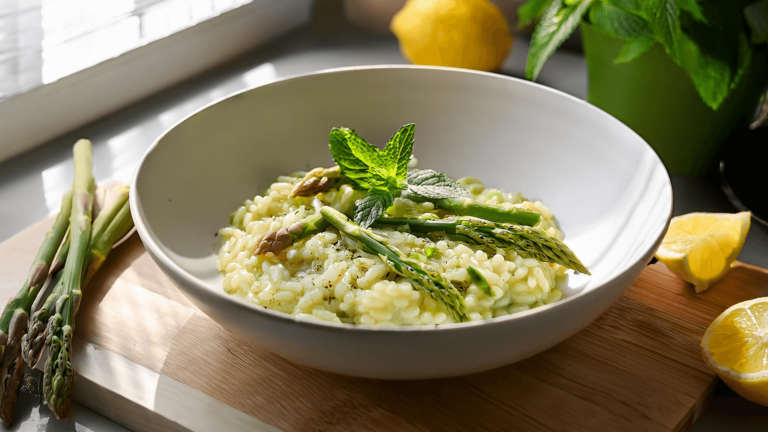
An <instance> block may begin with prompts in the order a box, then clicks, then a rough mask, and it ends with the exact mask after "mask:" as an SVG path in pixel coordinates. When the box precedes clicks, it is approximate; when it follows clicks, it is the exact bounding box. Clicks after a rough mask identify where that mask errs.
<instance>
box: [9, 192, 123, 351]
mask: <svg viewBox="0 0 768 432" xmlns="http://www.w3.org/2000/svg"><path fill="white" fill-rule="evenodd" d="M132 228H133V219H131V214H130V208H129V205H128V186H115V187H114V188H112V189H110V190H109V191H108V192H107V196H106V198H105V201H104V208H103V209H102V211H100V212H99V214H98V216H96V219H95V220H94V221H93V228H92V232H91V239H90V241H89V248H88V250H89V253H88V266H87V269H86V271H85V275H84V280H83V286H87V285H88V282H89V281H90V280H91V278H92V277H93V276H94V274H95V273H96V270H98V269H99V267H100V266H101V264H102V263H103V262H104V260H105V259H106V256H107V254H108V253H109V251H110V250H111V249H112V245H114V244H115V243H116V242H117V241H118V240H119V239H121V238H122V237H123V236H125V234H127V233H128V232H129V231H130V230H131V229H132ZM68 252H69V242H68V241H67V240H65V243H64V245H62V248H61V251H60V252H59V255H58V256H57V257H56V260H55V261H54V264H53V266H52V267H53V268H55V267H57V266H60V267H61V268H63V266H64V263H65V262H66V255H67V254H68ZM57 276H59V277H58V279H57V280H56V282H55V283H53V284H52V285H53V290H52V291H51V293H50V294H49V295H48V297H47V298H46V300H45V303H43V305H42V306H41V307H40V308H39V309H38V310H37V311H36V312H35V313H34V314H33V315H32V317H31V318H30V320H29V331H28V332H27V334H26V335H24V338H23V339H22V355H23V356H24V360H25V361H26V362H27V364H29V365H30V366H34V365H36V364H37V362H38V361H39V360H40V356H41V355H42V353H43V346H44V345H45V343H46V339H47V336H48V334H47V332H46V323H47V322H48V319H49V318H50V317H51V315H52V313H53V311H54V306H55V304H56V301H57V300H58V299H59V297H61V295H62V290H63V284H64V281H63V280H62V279H61V272H59V274H58V275H57Z"/></svg>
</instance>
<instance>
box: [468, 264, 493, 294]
mask: <svg viewBox="0 0 768 432" xmlns="http://www.w3.org/2000/svg"><path fill="white" fill-rule="evenodd" d="M467 274H468V275H469V278H470V279H471V280H472V283H473V284H475V285H477V287H478V288H480V290H481V291H482V292H483V294H485V295H486V296H488V297H493V290H492V289H491V286H490V285H488V281H487V280H485V278H484V277H483V275H482V274H481V273H480V272H479V271H477V270H476V269H475V268H474V267H472V266H468V267H467Z"/></svg>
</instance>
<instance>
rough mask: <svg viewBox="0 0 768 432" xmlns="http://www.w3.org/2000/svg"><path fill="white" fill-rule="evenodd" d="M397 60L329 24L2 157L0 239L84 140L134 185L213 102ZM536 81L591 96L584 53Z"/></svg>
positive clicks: (376, 40) (760, 419) (754, 236)
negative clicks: (152, 152)
mask: <svg viewBox="0 0 768 432" xmlns="http://www.w3.org/2000/svg"><path fill="white" fill-rule="evenodd" d="M526 55H527V41H525V40H517V41H515V44H514V45H513V51H512V53H511V55H510V57H509V58H508V59H507V61H506V62H505V64H504V66H503V68H502V72H503V73H505V74H509V75H512V76H516V77H521V76H522V74H523V70H524V59H525V57H526ZM399 63H405V61H404V59H403V57H402V56H401V54H400V52H399V49H398V46H397V43H396V41H395V40H393V39H390V38H385V37H375V36H370V35H364V34H360V33H358V32H355V31H352V30H348V29H342V30H335V31H333V32H332V33H331V34H328V32H326V31H324V30H323V29H320V30H318V29H316V28H306V29H304V30H301V31H299V32H297V33H294V34H292V35H290V36H288V37H285V38H283V39H281V40H278V41H276V42H273V43H271V44H270V45H268V46H266V47H265V48H263V49H259V50H256V51H254V52H251V53H249V54H247V55H245V56H242V57H241V58H240V59H238V60H237V61H235V62H233V63H230V64H228V65H226V66H224V67H220V68H217V69H215V70H213V71H210V72H208V73H206V74H204V75H203V76H200V77H198V78H195V79H192V80H190V81H188V82H186V83H184V84H181V85H179V86H176V87H174V88H171V89H169V90H167V91H165V92H163V93H161V94H159V95H156V96H154V97H152V98H150V99H148V100H145V101H142V102H140V103H138V104H136V105H133V106H131V107H129V108H127V109H124V110H122V111H120V112H118V113H117V114H115V115H111V116H109V117H107V118H104V119H102V120H99V121H97V122H95V123H93V124H90V125H88V126H86V127H84V128H82V129H79V130H77V131H75V132H73V133H71V134H68V135H66V136H64V137H61V138H59V139H56V140H54V141H52V142H50V143H48V144H46V145H44V146H42V147H40V148H37V149H35V150H32V151H31V152H29V153H26V154H23V155H21V156H19V157H16V158H14V159H11V160H9V161H7V162H5V163H2V164H0V222H2V223H0V241H3V240H5V239H7V238H9V237H11V236H13V235H14V234H16V233H18V232H19V231H21V230H23V229H24V228H26V227H27V226H29V225H31V224H32V223H34V222H36V221H38V220H40V219H41V218H43V217H45V216H47V215H48V214H51V213H52V212H53V211H55V209H57V208H58V205H59V199H60V198H61V195H62V193H63V192H64V190H65V189H66V188H67V187H68V186H69V184H70V183H71V178H72V156H71V148H72V144H73V143H74V142H75V141H76V139H78V138H81V137H83V138H89V139H91V140H92V141H93V144H94V167H95V175H96V179H97V181H105V180H109V179H117V180H122V181H125V182H128V180H129V179H130V177H131V176H132V174H133V171H134V169H135V167H136V165H137V164H138V161H139V159H140V158H141V156H142V155H143V154H144V152H145V150H146V149H147V148H148V147H149V145H150V144H151V143H152V142H153V141H154V140H155V139H156V138H157V137H158V136H159V135H160V134H161V133H162V132H163V131H165V130H166V129H167V128H169V127H170V126H172V125H173V124H175V123H176V122H177V121H178V120H180V119H182V118H184V117H186V116H187V115H188V114H190V113H192V112H194V111H195V110H197V109H198V108H200V107H202V106H204V105H206V104H208V103H210V102H211V101H214V100H216V99H219V98H221V97H223V96H225V95H227V94H230V93H232V92H235V91H238V90H241V89H244V88H248V87H252V86H255V85H260V84H263V83H266V82H269V81H270V80H273V79H275V78H278V77H284V76H289V75H294V74H299V73H305V72H310V71H315V70H320V69H326V68H333V67H341V66H354V65H364V64H399ZM539 82H541V83H543V84H546V85H550V86H552V87H554V88H557V89H559V90H562V91H565V92H567V93H570V94H573V95H575V96H577V97H580V98H586V90H587V88H586V87H587V75H586V63H585V61H584V59H583V57H582V56H581V55H580V54H578V53H574V52H567V51H561V52H558V53H557V54H555V56H554V57H553V58H552V59H551V60H550V61H549V62H548V63H547V65H546V66H545V68H544V69H543V71H542V73H541V75H540V78H539ZM672 182H673V187H674V192H675V214H682V213H688V212H692V211H728V212H732V211H735V210H734V208H733V207H732V206H731V205H730V203H729V202H728V201H727V200H726V198H725V196H724V195H723V193H722V192H721V191H720V189H719V185H718V184H717V181H716V180H711V179H707V178H696V177H684V176H673V177H672ZM740 259H741V260H742V261H745V262H747V263H750V264H755V265H759V266H763V267H768V231H766V229H765V228H764V227H762V226H758V225H756V224H753V226H752V230H751V232H750V235H749V237H748V239H747V243H746V246H745V248H744V250H743V252H742V255H741V257H740ZM766 418H768V409H766V408H763V407H759V406H756V405H754V404H751V403H748V402H746V401H744V400H743V399H740V398H738V397H737V396H734V394H733V393H732V392H730V391H729V390H728V389H726V388H722V389H719V390H718V392H717V397H716V398H715V399H714V401H713V402H712V404H711V405H710V408H709V409H708V410H707V412H706V413H705V414H704V415H703V416H702V418H701V419H700V420H699V421H698V422H697V423H696V424H695V425H694V427H693V430H694V431H697V432H705V431H726V430H728V431H757V430H764V429H765V424H766V423H765V420H766ZM16 419H17V421H16V424H15V425H14V427H13V428H12V429H10V430H19V431H42V430H47V431H73V430H74V431H121V430H124V429H123V428H122V427H120V426H118V425H116V424H115V423H113V422H111V421H109V420H107V419H105V418H103V417H101V416H100V415H98V414H96V413H94V412H93V411H90V410H88V409H87V408H85V407H82V406H79V405H78V406H76V407H75V409H74V416H73V422H69V423H68V422H59V421H56V420H54V419H51V418H50V417H49V412H48V410H47V408H44V407H41V406H40V403H39V401H38V400H37V399H36V398H35V397H33V396H31V395H22V396H21V397H20V400H19V403H18V406H17V413H16Z"/></svg>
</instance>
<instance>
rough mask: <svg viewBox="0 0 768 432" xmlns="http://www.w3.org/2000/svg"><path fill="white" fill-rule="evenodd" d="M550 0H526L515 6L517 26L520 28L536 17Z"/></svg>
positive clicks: (530, 22)
mask: <svg viewBox="0 0 768 432" xmlns="http://www.w3.org/2000/svg"><path fill="white" fill-rule="evenodd" d="M550 3H552V0H528V1H527V2H526V3H525V4H524V5H522V6H520V7H519V8H517V28H518V29H522V28H523V27H526V26H528V25H530V24H532V23H533V22H534V21H536V19H538V18H539V17H540V16H541V15H542V14H543V13H544V10H545V9H546V8H547V6H549V4H550Z"/></svg>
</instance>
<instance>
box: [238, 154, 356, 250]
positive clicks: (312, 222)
mask: <svg viewBox="0 0 768 432" xmlns="http://www.w3.org/2000/svg"><path fill="white" fill-rule="evenodd" d="M337 168H338V167H337ZM319 169H322V168H315V169H314V170H312V171H315V170H319ZM331 170H332V169H331V168H328V169H327V170H326V171H331ZM312 171H310V172H312ZM315 178H317V177H315ZM351 211H352V205H351V203H350V205H346V206H343V207H342V208H341V212H342V213H348V212H351ZM326 228H328V221H327V220H325V218H323V216H322V215H321V214H320V213H319V212H317V213H313V214H311V215H309V216H307V217H305V218H304V219H302V220H300V221H298V222H296V223H294V224H293V225H291V226H290V227H288V228H281V229H280V230H278V231H267V232H266V233H265V234H264V235H263V236H262V237H261V239H260V240H259V242H258V243H257V244H256V247H255V248H254V249H253V255H264V254H266V253H268V252H272V253H273V254H275V255H280V253H281V252H283V251H284V250H285V249H287V248H288V246H290V245H292V244H294V243H296V242H297V241H299V240H301V239H305V238H307V237H311V236H313V235H315V234H317V233H319V232H322V231H325V229H326Z"/></svg>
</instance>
